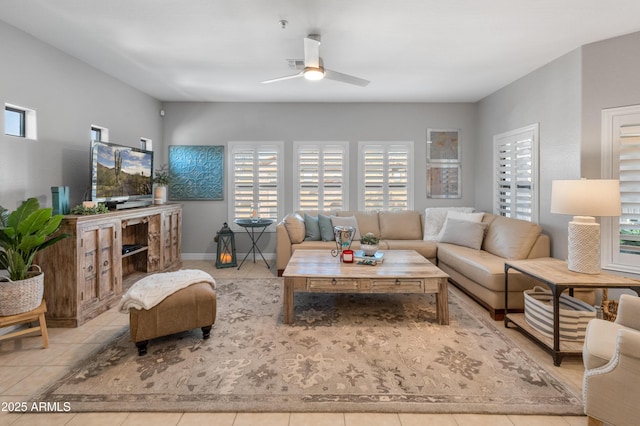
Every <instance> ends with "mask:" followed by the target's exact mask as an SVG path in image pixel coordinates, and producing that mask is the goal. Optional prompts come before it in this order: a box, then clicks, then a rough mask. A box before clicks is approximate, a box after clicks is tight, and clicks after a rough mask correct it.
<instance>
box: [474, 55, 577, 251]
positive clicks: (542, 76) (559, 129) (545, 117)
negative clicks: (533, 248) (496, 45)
mask: <svg viewBox="0 0 640 426" xmlns="http://www.w3.org/2000/svg"><path fill="white" fill-rule="evenodd" d="M581 88H582V85H581V50H580V49H577V50H574V51H572V52H570V53H568V54H566V55H564V56H562V57H560V58H558V59H556V60H555V61H553V62H551V63H549V64H547V65H545V66H544V67H541V68H539V69H538V70H536V71H534V72H532V73H531V74H528V75H527V76H525V77H523V78H521V79H519V80H517V81H515V82H513V83H512V84H510V85H508V86H506V87H504V88H502V89H500V90H499V91H497V92H495V93H493V94H492V95H490V96H488V97H486V98H484V99H482V100H481V101H480V102H479V103H478V133H477V138H476V139H477V144H478V145H477V147H476V157H475V179H476V208H477V209H479V210H484V211H488V212H491V211H492V210H493V204H492V197H493V182H494V176H493V164H492V158H493V136H494V135H496V134H500V133H503V132H506V131H509V130H513V129H517V128H519V127H523V126H527V125H529V124H534V123H539V126H540V133H539V137H540V149H539V154H540V157H539V165H540V168H539V180H540V185H539V199H540V203H539V206H540V209H539V223H540V225H541V226H542V228H543V231H544V232H545V233H547V234H549V235H551V236H552V255H553V256H554V257H557V258H560V259H564V258H566V255H567V224H568V221H569V217H567V216H563V215H556V214H551V213H550V212H549V208H550V199H551V181H552V180H554V179H577V178H579V177H580V119H581V116H580V112H581Z"/></svg>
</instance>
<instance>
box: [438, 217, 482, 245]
mask: <svg viewBox="0 0 640 426" xmlns="http://www.w3.org/2000/svg"><path fill="white" fill-rule="evenodd" d="M487 226H488V224H486V223H482V222H472V221H469V220H460V219H450V218H447V221H446V223H445V224H444V227H443V228H442V237H441V238H440V242H441V243H449V244H455V245H458V246H464V247H469V248H472V249H475V250H480V248H481V247H482V240H483V239H484V234H485V231H486V230H487Z"/></svg>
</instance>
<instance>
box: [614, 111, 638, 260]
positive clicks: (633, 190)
mask: <svg viewBox="0 0 640 426" xmlns="http://www.w3.org/2000/svg"><path fill="white" fill-rule="evenodd" d="M618 159H619V164H618V170H619V173H620V176H619V179H620V201H621V202H622V216H620V222H619V231H620V251H622V252H623V253H628V254H634V255H640V123H639V124H635V125H624V126H621V127H620V145H619V155H618ZM636 261H639V262H640V259H636Z"/></svg>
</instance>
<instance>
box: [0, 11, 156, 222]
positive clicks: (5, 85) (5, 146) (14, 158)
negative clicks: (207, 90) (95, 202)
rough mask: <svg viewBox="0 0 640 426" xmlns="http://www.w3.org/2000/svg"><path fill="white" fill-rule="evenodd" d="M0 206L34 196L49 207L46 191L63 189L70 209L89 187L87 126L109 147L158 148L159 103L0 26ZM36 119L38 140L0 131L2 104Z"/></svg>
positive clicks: (20, 32) (2, 117)
mask: <svg viewBox="0 0 640 426" xmlns="http://www.w3.org/2000/svg"><path fill="white" fill-rule="evenodd" d="M0 40H2V42H1V43H0V57H1V58H2V66H0V105H1V106H2V111H3V112H2V115H1V116H0V129H1V130H0V205H2V206H4V207H6V208H8V209H9V210H13V209H15V208H16V207H17V206H18V205H19V203H20V201H22V200H24V199H26V198H28V197H38V199H39V200H40V202H41V204H43V205H46V206H51V189H50V188H51V186H69V187H70V202H71V205H72V206H73V205H75V204H78V203H80V202H81V201H82V196H83V194H84V192H85V190H86V189H87V187H89V186H90V184H91V181H90V165H89V149H90V136H89V134H90V132H89V131H90V127H91V125H98V126H102V127H106V128H108V129H109V135H110V137H109V139H110V141H112V142H116V143H120V144H123V145H130V146H135V147H138V146H140V145H139V140H140V137H146V138H150V139H152V140H153V142H154V144H155V145H156V146H157V147H159V148H162V144H163V142H162V123H161V119H160V116H159V114H158V111H159V109H160V103H159V102H158V101H157V100H155V99H153V98H151V97H150V96H147V95H144V94H142V93H141V92H139V91H138V90H135V89H133V88H131V87H129V86H127V85H125V84H123V83H122V82H120V81H118V80H115V79H114V78H112V77H109V76H107V75H105V74H104V73H102V72H100V71H98V70H96V69H94V68H92V67H90V66H88V65H86V64H84V63H82V62H80V61H78V60H77V59H75V58H73V57H71V56H69V55H67V54H64V53H62V52H60V51H59V50H56V49H54V48H52V47H51V46H50V45H47V44H45V43H43V42H41V41H39V40H36V39H35V38H33V37H31V36H29V35H27V34H26V33H24V32H22V31H19V30H17V29H15V28H14V27H12V26H9V25H7V24H5V23H3V22H0ZM5 103H10V104H17V105H20V106H22V107H26V108H29V109H33V110H35V111H36V114H37V123H38V125H37V128H38V129H37V130H38V139H37V140H25V139H23V138H16V137H12V136H6V135H5V134H4V104H5Z"/></svg>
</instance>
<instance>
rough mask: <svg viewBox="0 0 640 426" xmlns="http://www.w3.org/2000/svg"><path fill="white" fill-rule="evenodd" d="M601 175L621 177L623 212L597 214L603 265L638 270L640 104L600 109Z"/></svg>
mask: <svg viewBox="0 0 640 426" xmlns="http://www.w3.org/2000/svg"><path fill="white" fill-rule="evenodd" d="M601 139H602V148H601V149H602V151H601V154H602V177H603V179H619V180H620V202H621V207H622V215H621V216H620V217H619V218H618V217H602V218H600V222H601V224H602V226H601V234H602V248H601V252H602V267H603V268H605V269H612V270H615V271H622V272H629V273H635V274H640V105H634V106H628V107H621V108H611V109H605V110H602V138H601Z"/></svg>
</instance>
